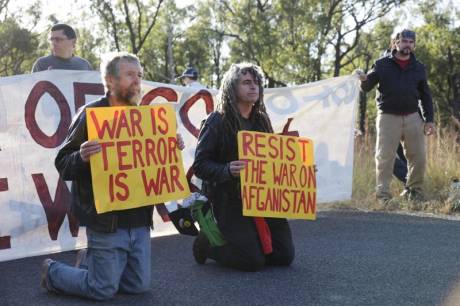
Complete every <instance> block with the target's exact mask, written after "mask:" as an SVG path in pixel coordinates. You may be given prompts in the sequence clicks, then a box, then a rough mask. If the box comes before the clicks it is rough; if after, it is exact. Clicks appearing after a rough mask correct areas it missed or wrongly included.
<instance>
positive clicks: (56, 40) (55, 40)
mask: <svg viewBox="0 0 460 306" xmlns="http://www.w3.org/2000/svg"><path fill="white" fill-rule="evenodd" d="M67 39H68V38H67V37H50V38H49V39H48V40H49V41H51V42H57V43H60V42H62V41H64V40H67Z"/></svg>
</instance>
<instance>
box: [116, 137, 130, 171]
mask: <svg viewBox="0 0 460 306" xmlns="http://www.w3.org/2000/svg"><path fill="white" fill-rule="evenodd" d="M129 145H131V141H129V140H123V141H118V142H117V157H118V170H129V169H132V168H133V165H131V164H125V163H124V162H123V158H124V157H125V156H127V155H128V153H126V151H124V150H123V147H126V146H129Z"/></svg>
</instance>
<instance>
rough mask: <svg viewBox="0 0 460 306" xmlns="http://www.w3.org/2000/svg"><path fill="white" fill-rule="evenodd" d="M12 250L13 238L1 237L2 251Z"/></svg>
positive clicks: (0, 247) (0, 246)
mask: <svg viewBox="0 0 460 306" xmlns="http://www.w3.org/2000/svg"><path fill="white" fill-rule="evenodd" d="M6 249H11V236H3V237H0V250H6Z"/></svg>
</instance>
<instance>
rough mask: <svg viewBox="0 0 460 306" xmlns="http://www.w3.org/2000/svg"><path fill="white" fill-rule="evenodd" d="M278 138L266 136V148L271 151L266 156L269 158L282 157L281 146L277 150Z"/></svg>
mask: <svg viewBox="0 0 460 306" xmlns="http://www.w3.org/2000/svg"><path fill="white" fill-rule="evenodd" d="M277 144H278V137H276V136H274V135H270V136H268V146H269V147H270V149H271V150H269V152H268V156H270V157H271V158H277V157H278V156H283V146H281V147H280V148H279V150H278V146H277Z"/></svg>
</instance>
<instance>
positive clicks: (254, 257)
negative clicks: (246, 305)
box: [192, 63, 295, 271]
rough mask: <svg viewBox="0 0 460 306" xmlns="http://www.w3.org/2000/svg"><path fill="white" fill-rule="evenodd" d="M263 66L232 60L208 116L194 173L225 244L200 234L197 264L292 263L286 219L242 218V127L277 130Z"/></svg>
mask: <svg viewBox="0 0 460 306" xmlns="http://www.w3.org/2000/svg"><path fill="white" fill-rule="evenodd" d="M262 84H263V73H262V71H261V69H260V67H258V66H256V65H253V64H249V63H241V64H234V65H232V66H231V67H230V69H229V70H228V71H227V72H226V73H225V75H224V77H223V80H222V85H221V88H220V93H219V98H218V104H217V111H215V112H212V113H211V114H210V115H209V116H208V118H207V119H206V121H205V123H204V125H203V127H202V129H201V131H200V134H199V137H198V145H197V147H196V151H195V160H194V163H193V166H192V167H193V171H194V173H195V175H196V176H197V177H198V178H200V179H202V180H203V187H202V190H203V192H204V193H205V195H206V196H207V197H208V199H209V200H210V202H211V206H212V210H213V212H214V216H215V219H216V221H217V226H218V229H219V231H220V232H221V234H222V236H223V239H224V240H225V244H223V245H221V246H211V245H210V243H209V239H208V238H207V236H206V233H203V232H200V233H199V235H198V237H197V238H196V239H195V242H194V245H193V255H194V257H195V260H196V262H197V263H198V264H204V263H205V262H206V259H207V258H211V259H213V260H216V261H217V262H219V263H221V264H223V265H225V266H228V267H231V268H234V269H238V270H242V271H258V270H260V269H262V268H263V267H264V266H265V265H278V266H289V265H290V264H291V262H292V261H293V260H294V253H295V251H294V244H293V241H292V234H291V229H290V227H289V224H288V222H287V220H286V219H284V218H260V217H257V218H253V217H246V216H243V203H242V199H241V193H240V184H239V179H240V178H239V176H240V171H241V170H242V169H244V168H245V167H246V161H243V160H238V143H237V133H238V131H240V130H250V131H260V132H268V133H273V128H272V125H271V122H270V119H269V117H268V115H267V112H266V109H265V104H264V101H263V86H262Z"/></svg>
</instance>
